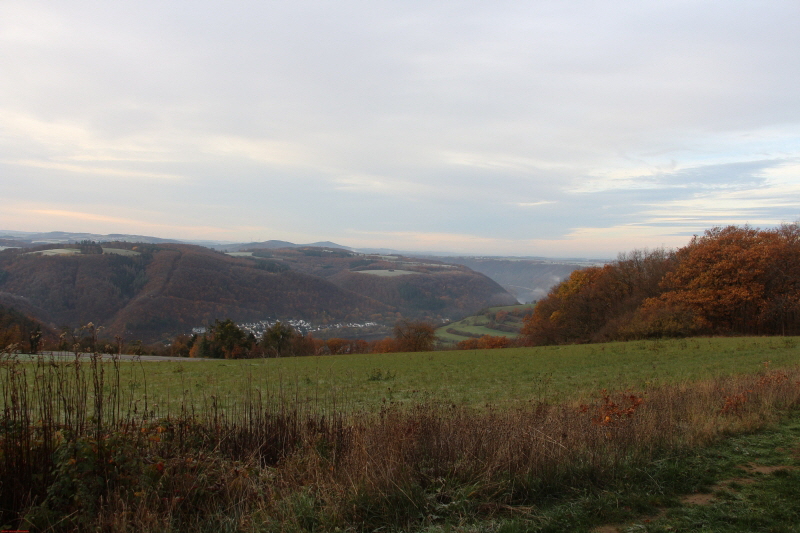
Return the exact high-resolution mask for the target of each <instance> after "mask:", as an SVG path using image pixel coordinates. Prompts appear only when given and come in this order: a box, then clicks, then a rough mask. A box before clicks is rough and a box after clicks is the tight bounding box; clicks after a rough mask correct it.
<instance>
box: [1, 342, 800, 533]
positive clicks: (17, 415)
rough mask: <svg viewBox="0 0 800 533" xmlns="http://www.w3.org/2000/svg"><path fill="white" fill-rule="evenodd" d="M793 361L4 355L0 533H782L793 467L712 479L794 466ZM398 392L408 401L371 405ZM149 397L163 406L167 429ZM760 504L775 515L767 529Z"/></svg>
mask: <svg viewBox="0 0 800 533" xmlns="http://www.w3.org/2000/svg"><path fill="white" fill-rule="evenodd" d="M797 354H798V349H797V342H796V339H785V338H773V339H755V338H746V339H689V340H686V341H674V342H663V341H661V342H658V343H648V342H641V343H638V342H637V343H628V344H609V345H594V346H572V347H560V348H557V349H556V348H539V349H520V350H506V351H503V350H494V351H487V352H474V353H469V352H441V353H424V354H390V355H386V356H374V355H367V356H358V357H355V356H350V357H345V356H335V357H327V358H317V359H313V358H299V359H291V360H289V359H283V360H266V361H244V362H241V361H236V362H232V361H209V362H193V363H192V364H184V363H175V364H171V363H142V364H123V363H104V362H102V361H101V360H100V359H94V360H92V361H90V362H88V363H75V362H72V363H69V362H67V363H62V362H58V361H54V360H49V359H44V358H43V359H38V360H36V361H35V362H23V361H20V360H18V359H16V358H13V357H7V358H4V359H2V360H1V361H0V363H1V364H0V386H1V387H0V388H2V391H0V393H1V394H0V395H1V396H2V404H3V406H4V410H3V413H2V415H0V529H32V530H49V531H83V530H104V531H113V532H117V531H119V532H121V531H186V530H198V531H219V530H223V531H276V532H277V531H297V532H302V531H337V530H338V531H375V530H382V531H398V532H399V531H431V532H434V531H486V532H489V531H506V532H512V531H520V532H522V531H590V530H591V529H592V528H595V527H598V526H602V525H604V524H606V525H607V524H619V527H621V528H628V529H630V530H631V531H675V530H678V531H680V530H684V531H696V530H706V531H716V530H720V531H722V530H725V529H724V528H722V524H723V523H724V522H725V518H724V514H725V512H728V513H730V512H731V511H736V512H740V511H741V512H740V515H741V517H742V519H741V523H738V524H734V525H735V526H736V527H739V529H732V530H733V531H739V530H741V531H745V530H747V529H746V528H747V527H751V526H752V527H753V528H754V529H756V530H773V531H784V530H785V531H791V530H792V529H791V527H795V526H794V524H796V521H793V518H792V517H793V516H794V514H793V513H795V512H796V508H795V507H793V506H792V505H791V504H792V502H795V501H797V500H796V499H793V498H795V496H796V494H795V493H796V490H797V488H796V487H797V486H796V484H795V482H796V478H795V477H794V476H795V474H794V473H793V471H791V470H785V471H784V472H783V473H778V472H779V471H778V472H772V473H770V474H769V475H767V476H765V475H762V474H756V473H753V474H752V476H753V477H755V478H758V479H757V481H758V482H757V483H752V484H744V483H742V482H739V484H740V485H741V487H739V486H729V485H728V486H725V487H723V488H718V485H716V484H718V483H719V482H720V481H721V480H725V479H731V478H732V477H735V476H739V477H742V476H746V475H749V474H748V473H747V472H742V471H739V470H737V468H736V467H737V466H741V465H742V464H748V463H759V462H763V463H764V464H767V465H768V464H774V463H778V462H781V461H783V460H785V459H786V457H787V456H788V455H791V454H793V453H794V451H793V450H794V449H795V447H796V446H797V434H798V432H799V431H800V421H799V420H800V417H798V411H797V409H798V408H800V368H798V367H797V364H796V363H797ZM767 360H769V361H771V364H769V365H765V364H763V362H764V361H767ZM376 363H382V364H376ZM323 365H331V366H328V367H327V368H325V367H324V366H323ZM315 369H317V370H315ZM523 369H527V370H529V371H530V372H532V373H533V374H531V376H533V377H531V376H525V375H523V373H522V370H523ZM322 371H326V372H327V374H325V373H324V372H322ZM193 372H201V373H200V374H197V375H193V374H192V373H193ZM203 372H205V373H203ZM404 372H405V373H406V374H407V375H406V376H405V377H404ZM501 375H502V376H506V377H505V378H504V379H505V382H503V380H498V376H501ZM291 376H294V377H293V378H291ZM203 379H205V380H206V383H205V384H203V383H201V387H200V389H202V390H199V391H197V392H189V390H190V389H191V388H192V387H195V388H196V383H197V382H198V381H201V380H203ZM315 380H316V382H315ZM403 380H406V381H405V383H406V384H407V385H409V386H416V387H417V389H415V390H416V391H417V393H415V395H412V396H410V397H409V398H407V399H401V398H396V399H391V398H389V397H387V395H389V394H396V393H395V392H389V391H393V390H394V389H393V387H396V386H397V384H399V383H403ZM514 384H516V386H517V387H518V391H517V393H513V392H511V391H510V389H511V388H512V385H514ZM637 384H638V385H639V386H637ZM134 385H135V386H134ZM440 385H444V386H446V387H447V389H445V390H444V391H441V390H438V387H439V386H440ZM607 385H610V386H607ZM597 387H603V388H608V389H609V390H611V391H617V392H609V393H606V392H600V391H598V389H597ZM145 388H146V389H147V395H146V397H145V396H144V389H145ZM471 388H472V389H474V392H475V393H474V395H472V396H469V392H470V390H471ZM523 388H525V392H524V393H520V391H521V389H523ZM626 389H629V390H626ZM312 390H313V391H317V392H316V394H317V396H316V399H315V400H314V401H306V400H307V399H313V398H314V396H313V395H311V394H306V393H310V392H311V391H312ZM325 390H327V391H328V393H324V394H323V391H325ZM398 390H399V389H398ZM489 390H493V391H495V393H496V397H497V401H493V402H490V403H491V404H490V405H486V400H485V397H486V394H487V391H489ZM154 392H156V393H157V394H158V395H160V396H162V397H163V396H165V393H168V394H169V395H170V396H171V397H173V398H174V397H176V396H177V397H178V398H179V399H180V401H179V402H178V404H176V405H173V406H172V407H171V411H170V413H169V414H168V415H167V414H166V412H165V409H164V405H160V406H159V407H155V406H154V405H153V403H154V402H156V398H154V397H153V394H154ZM325 394H328V395H327V396H326V395H325ZM359 394H361V397H360V398H361V400H360V403H359V402H358V401H357V400H356V398H358V397H359V396H358V395H359ZM459 395H463V398H459ZM226 398H228V399H230V400H234V399H235V400H236V401H230V402H227V403H226V401H225V400H226ZM170 401H171V400H168V401H167V404H169V402H170ZM169 405H172V404H169ZM782 420H783V421H787V420H789V421H790V422H789V423H788V424H786V425H785V426H780V427H781V429H779V430H773V432H772V433H770V432H767V433H756V431H757V430H759V429H763V428H765V427H767V428H768V427H774V426H775V424H776V423H779V422H781V421H782ZM786 428H788V429H786ZM726 437H727V439H726ZM762 437H763V438H764V439H766V440H765V441H763V442H762V441H759V440H758V439H759V438H762ZM793 443H794V444H793ZM709 445H711V446H712V447H709ZM726 445H727V446H729V447H728V448H725V446H726ZM779 448H780V450H779ZM726 450H727V451H726ZM781 450H782V451H781ZM745 460H746V461H747V462H744V463H743V461H745ZM762 478H763V479H762ZM762 481H764V483H763V484H762V483H761V482H762ZM758 487H762V488H761V489H759V488H758ZM762 490H763V491H764V492H759V491H762ZM698 491H699V492H703V491H712V492H715V493H718V501H717V502H715V503H712V505H711V506H710V507H708V508H707V510H706V511H703V512H706V513H708V514H706V515H703V516H700V515H698V514H697V513H698V512H700V511H697V510H692V509H693V508H691V507H690V506H688V505H686V504H684V503H682V501H681V495H682V494H686V493H693V492H698ZM749 491H755V492H749ZM739 498H745V499H747V498H750V500H751V501H752V505H751V506H750V508H752V510H749V509H750V508H748V507H746V506H745V505H744V504H742V503H736V502H738V500H737V499H739ZM770 498H777V500H776V501H785V502H786V503H787V505H786V509H787V511H786V513H783V514H780V516H778V517H777V518H776V519H774V520H772V519H771V518H769V517H766V518H765V516H764V515H765V514H767V513H766V510H768V509H771V508H770V507H769V506H768V502H769V501H770ZM781 499H782V500H781ZM726 501H729V502H733V503H731V504H730V505H729V506H728V507H727V508H726V507H724V505H725V502H726ZM714 506H722V507H719V509H717V510H714V509H715V507H714ZM794 506H796V504H794ZM745 511H746V512H745ZM714 513H716V514H714ZM647 520H649V522H648V521H647ZM670 520H672V522H670ZM758 520H761V521H760V522H759V521H758ZM769 520H772V522H770V521H769ZM728 521H729V522H730V519H728ZM705 524H711V526H709V527H708V528H706V529H703V528H705V527H706V525H705ZM755 526H758V527H755ZM642 528H650V529H642ZM657 528H661V529H657ZM751 530H752V529H751Z"/></svg>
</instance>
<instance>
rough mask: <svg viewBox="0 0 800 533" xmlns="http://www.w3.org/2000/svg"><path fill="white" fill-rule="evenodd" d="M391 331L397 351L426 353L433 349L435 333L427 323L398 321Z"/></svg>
mask: <svg viewBox="0 0 800 533" xmlns="http://www.w3.org/2000/svg"><path fill="white" fill-rule="evenodd" d="M393 331H394V340H395V348H396V349H397V351H400V352H427V351H431V350H433V348H434V344H435V342H436V331H435V330H434V328H433V326H432V325H431V324H429V323H428V322H423V321H417V322H412V321H409V320H400V321H399V322H397V323H396V324H395V326H394V330H393Z"/></svg>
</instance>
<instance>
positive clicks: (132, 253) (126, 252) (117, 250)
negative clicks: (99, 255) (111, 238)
mask: <svg viewBox="0 0 800 533" xmlns="http://www.w3.org/2000/svg"><path fill="white" fill-rule="evenodd" d="M103 253H104V254H115V255H124V256H127V257H135V256H137V255H141V253H139V252H137V251H136V250H127V249H125V248H106V247H105V246H103Z"/></svg>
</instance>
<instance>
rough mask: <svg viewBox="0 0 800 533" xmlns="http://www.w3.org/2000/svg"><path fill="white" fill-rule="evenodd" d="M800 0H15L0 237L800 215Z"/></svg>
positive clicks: (575, 229) (645, 224)
mask: <svg viewBox="0 0 800 533" xmlns="http://www.w3.org/2000/svg"><path fill="white" fill-rule="evenodd" d="M798 28H800V2H798V1H797V0H790V1H785V2H779V1H765V0H759V1H753V2H747V1H735V2H723V1H715V2H703V1H697V0H692V1H685V2H684V1H663V0H662V1H657V2H651V1H642V0H637V1H617V2H609V1H607V0H604V1H597V2H592V1H572V2H563V1H553V2H548V1H535V2H520V1H513V2H512V1H509V2H504V1H497V0H494V1H480V2H477V1H475V2H472V1H468V0H466V1H465V0H460V1H453V2H436V1H432V0H426V1H415V0H403V1H395V2H386V1H379V0H368V1H350V0H337V1H335V2H334V1H321V0H319V1H297V0H292V1H284V0H280V1H266V0H258V1H255V0H254V1H236V0H231V1H225V2H223V1H217V2H211V1H204V0H192V1H191V2H189V1H186V2H179V1H167V2H165V1H163V0H157V1H146V0H145V1H143V0H137V1H135V2H133V1H114V2H102V1H93V2H83V1H76V0H70V1H69V2H65V1H53V2H37V1H32V0H24V1H17V0H2V1H1V2H0V184H2V189H1V191H0V199H1V200H2V203H1V204H0V229H8V230H20V231H52V230H63V231H87V232H94V233H112V232H113V233H135V234H144V235H153V236H159V237H168V238H184V239H217V240H226V241H254V240H258V241H261V240H267V239H282V240H289V241H293V242H298V243H305V242H313V241H321V240H332V241H335V242H337V243H339V244H343V245H348V246H354V247H390V248H395V249H404V250H439V251H456V252H464V253H480V254H508V255H543V256H582V257H614V256H616V254H617V252H620V251H627V250H631V249H633V248H643V247H649V248H654V247H658V246H662V245H664V246H668V247H675V246H682V245H684V244H686V243H687V242H688V240H689V238H690V237H691V235H692V234H694V233H702V231H703V230H704V229H706V228H710V227H712V226H715V225H726V224H745V223H749V224H751V225H753V226H758V227H767V226H771V225H775V224H779V223H781V222H793V221H796V220H797V219H798V218H800V59H798V54H799V53H800V31H799V30H798Z"/></svg>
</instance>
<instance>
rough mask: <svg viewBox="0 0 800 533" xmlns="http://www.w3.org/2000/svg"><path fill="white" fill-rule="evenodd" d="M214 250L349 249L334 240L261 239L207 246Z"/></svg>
mask: <svg viewBox="0 0 800 533" xmlns="http://www.w3.org/2000/svg"><path fill="white" fill-rule="evenodd" d="M209 247H210V248H212V249H214V250H219V251H224V252H241V251H243V250H257V249H265V250H275V249H280V248H336V249H341V250H350V248H347V247H346V246H341V245H339V244H336V243H335V242H330V241H325V242H313V243H311V244H295V243H293V242H288V241H276V240H271V241H263V242H243V243H236V244H215V245H212V246H209Z"/></svg>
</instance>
